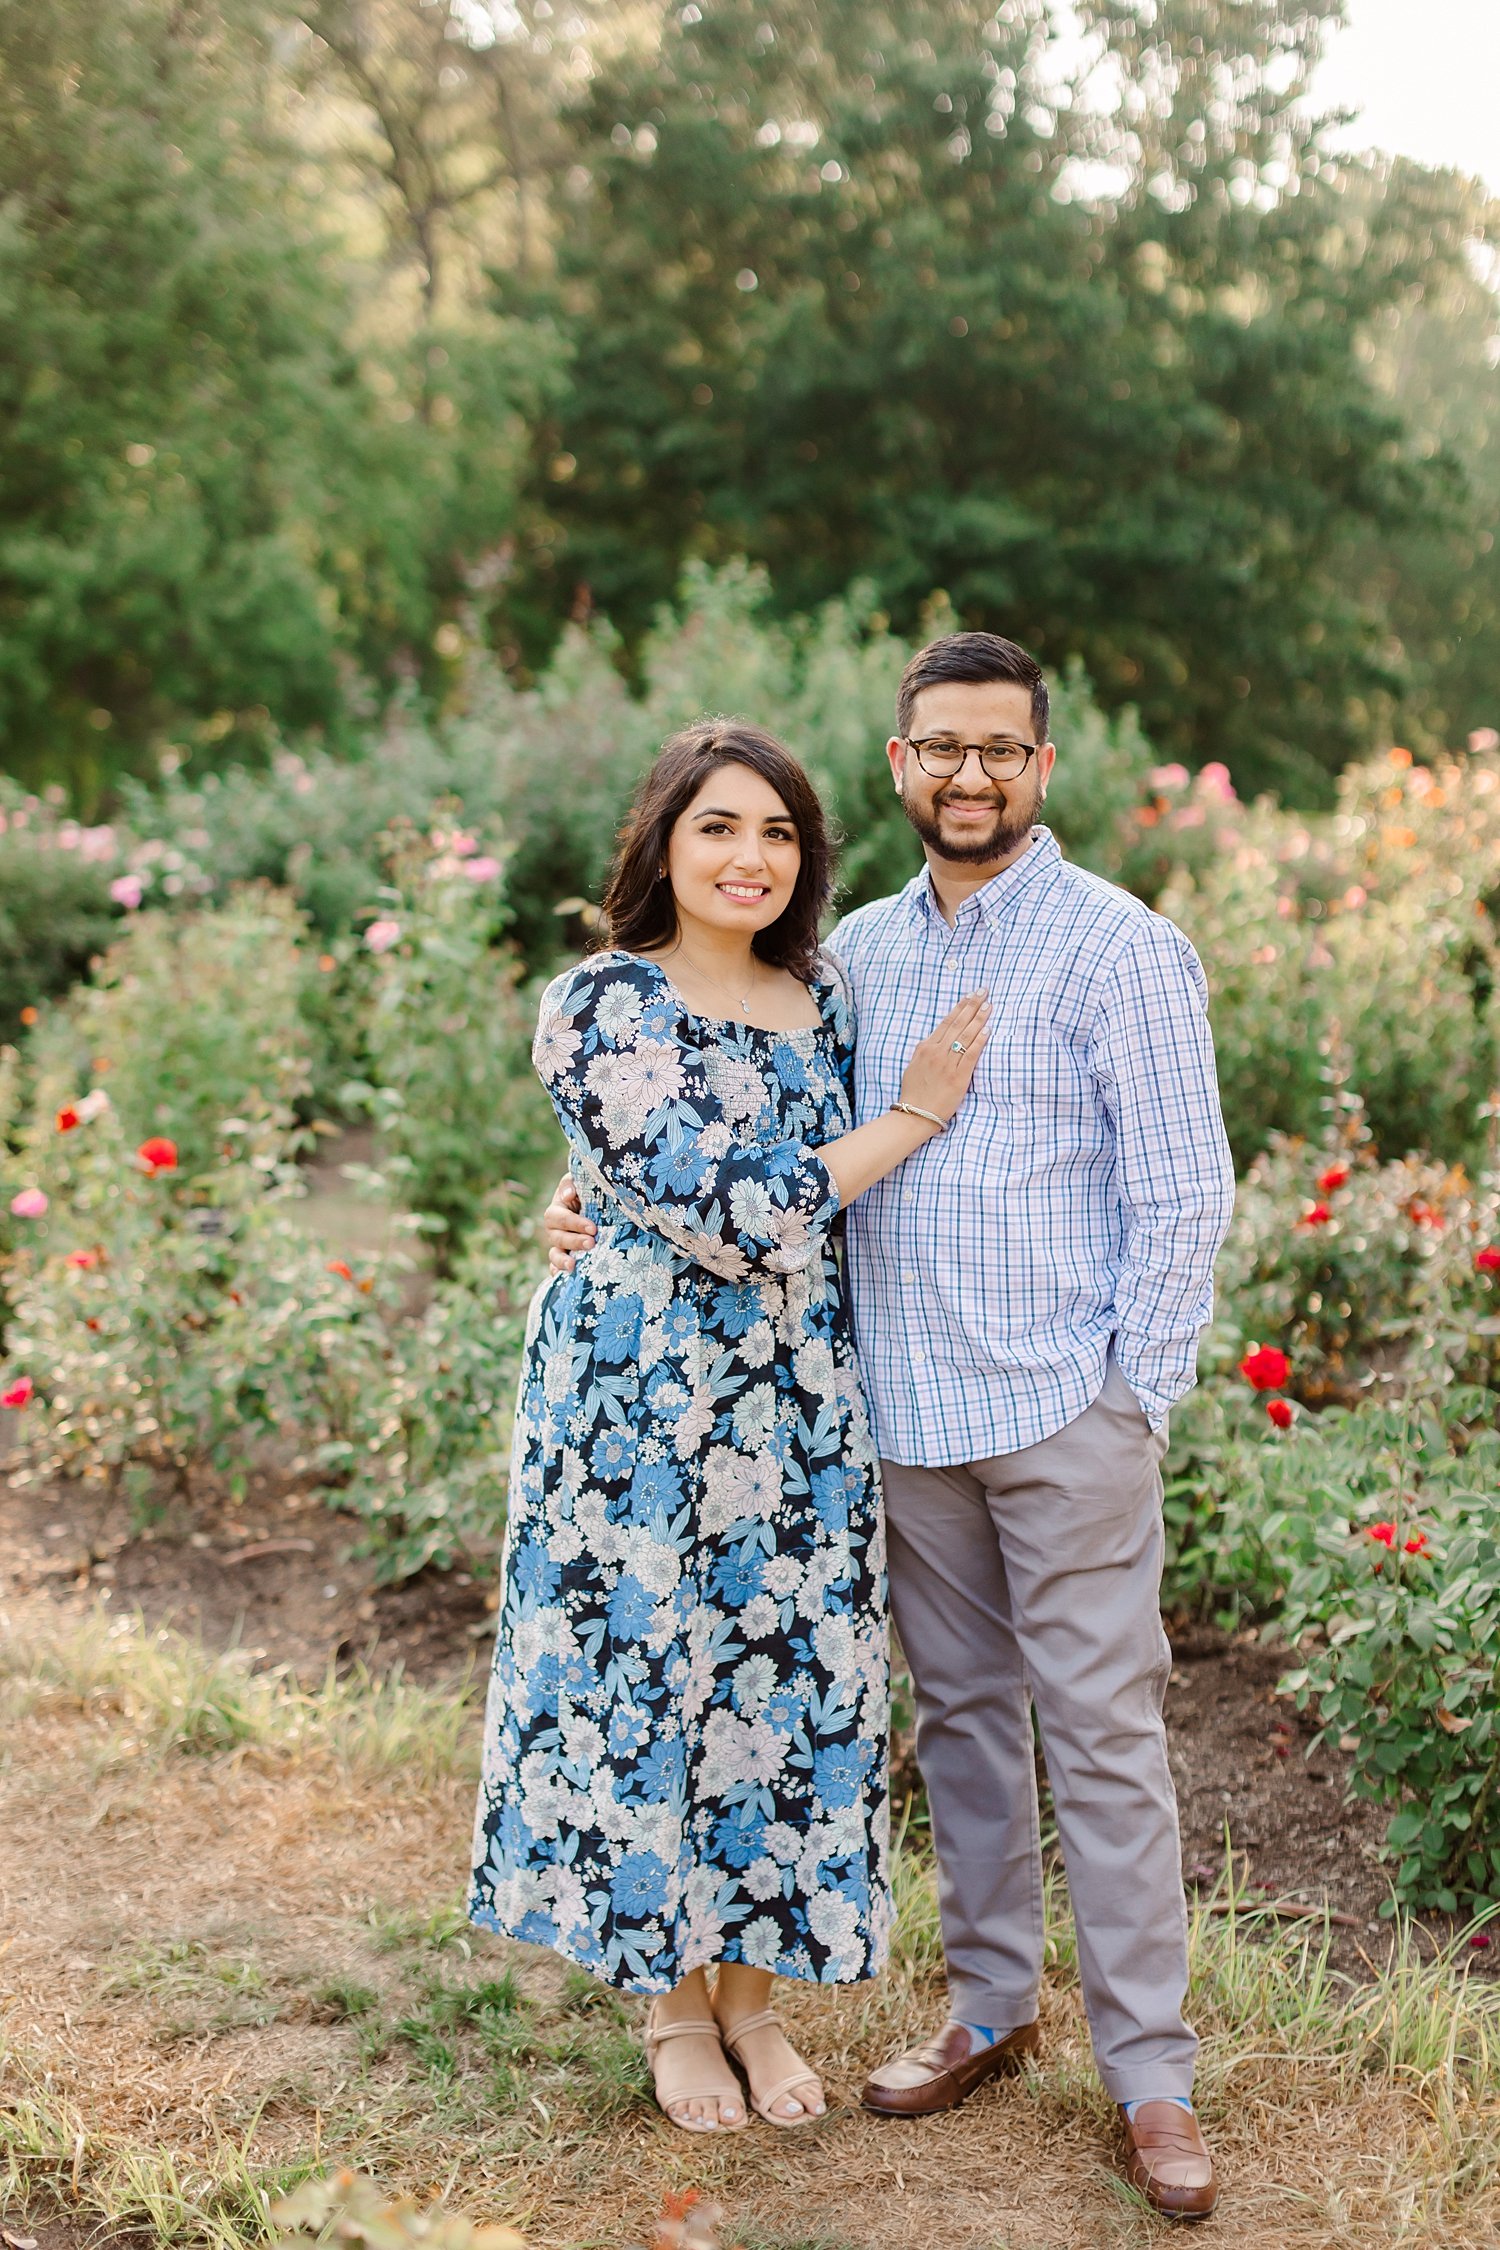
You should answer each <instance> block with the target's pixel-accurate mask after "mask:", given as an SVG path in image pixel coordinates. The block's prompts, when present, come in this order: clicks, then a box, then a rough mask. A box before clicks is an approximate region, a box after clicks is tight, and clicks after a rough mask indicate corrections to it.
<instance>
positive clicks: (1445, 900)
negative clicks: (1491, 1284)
mask: <svg viewBox="0 0 1500 2250" xmlns="http://www.w3.org/2000/svg"><path fill="white" fill-rule="evenodd" d="M1185 833H1186V834H1187V835H1188V836H1189V837H1190V838H1191V836H1192V835H1193V834H1194V833H1195V832H1194V831H1187V832H1185ZM1215 835H1216V839H1217V849H1216V851H1215V852H1214V853H1213V854H1212V856H1208V857H1203V858H1198V857H1195V851H1196V850H1197V849H1198V847H1196V846H1195V847H1193V849H1190V850H1188V851H1185V852H1184V854H1183V855H1182V857H1181V859H1180V861H1179V864H1178V865H1177V867H1176V869H1175V871H1174V872H1173V873H1172V874H1171V875H1170V876H1169V878H1168V880H1167V882H1166V884H1165V886H1164V888H1163V890H1162V893H1161V897H1160V900H1159V904H1160V906H1161V908H1162V911H1163V912H1165V913H1167V914H1170V915H1171V916H1172V917H1173V919H1174V920H1176V921H1178V922H1180V923H1181V924H1182V926H1183V928H1184V929H1185V930H1186V931H1187V933H1188V935H1189V936H1190V937H1191V938H1192V939H1193V942H1194V943H1195V945H1196V946H1197V948H1198V950H1199V952H1200V954H1201V955H1202V957H1203V961H1204V965H1205V968H1206V969H1207V971H1208V976H1209V984H1210V988H1211V991H1212V994H1213V1020H1214V1030H1215V1039H1216V1043H1217V1047H1218V1052H1219V1065H1220V1075H1221V1083H1222V1087H1223V1093H1224V1109H1225V1118H1226V1122H1227V1124H1228V1127H1229V1135H1230V1141H1231V1144H1232V1146H1233V1148H1234V1152H1235V1158H1236V1162H1237V1163H1238V1164H1239V1165H1240V1166H1242V1167H1243V1166H1244V1165H1246V1164H1248V1163H1249V1161H1250V1160H1251V1158H1252V1157H1253V1156H1254V1155H1255V1154H1256V1153H1257V1152H1258V1151H1259V1150H1260V1149H1262V1148H1263V1147H1265V1145H1266V1143H1267V1142H1268V1140H1269V1139H1270V1137H1271V1136H1272V1134H1273V1133H1276V1132H1282V1133H1290V1134H1299V1135H1302V1136H1304V1137H1307V1138H1312V1139H1318V1138H1321V1137H1322V1136H1323V1134H1324V1133H1325V1132H1326V1130H1327V1128H1328V1124H1329V1120H1330V1113H1331V1111H1332V1110H1333V1108H1334V1106H1335V1102H1334V1092H1333V1090H1332V1084H1331V1082H1332V1081H1333V1079H1334V1078H1335V1075H1336V1074H1337V1075H1342V1076H1344V1077H1346V1078H1347V1082H1348V1085H1349V1087H1350V1089H1351V1090H1352V1091H1353V1092H1354V1093H1355V1094H1356V1095H1357V1096H1358V1097H1359V1098H1360V1100H1361V1101H1362V1102H1363V1104H1364V1109H1365V1113H1366V1116H1367V1118H1368V1122H1369V1127H1370V1131H1371V1133H1372V1134H1373V1136H1374V1140H1375V1143H1376V1145H1377V1147H1378V1148H1379V1149H1380V1150H1381V1152H1382V1153H1383V1154H1385V1155H1388V1156H1402V1155H1406V1154H1409V1153H1411V1152H1413V1151H1425V1152H1427V1153H1430V1154H1432V1155H1435V1156H1439V1157H1442V1158H1444V1159H1446V1160H1447V1161H1449V1162H1473V1161H1474V1160H1475V1158H1476V1157H1477V1156H1478V1154H1479V1152H1480V1150H1481V1149H1482V1147H1483V1142H1484V1132H1485V1110H1486V1105H1487V1104H1488V1102H1489V1099H1490V1096H1491V1094H1492V1092H1493V1090H1494V1087H1495V1083H1496V1076H1497V1070H1500V1049H1497V1030H1496V1022H1495V1015H1494V994H1495V984H1496V965H1497V939H1496V931H1495V924H1494V918H1493V909H1494V908H1495V906H1496V905H1497V903H1500V760H1497V757H1496V754H1495V753H1494V752H1493V751H1492V750H1488V751H1487V750H1482V749H1481V750H1479V751H1476V752H1475V753H1474V754H1472V755H1471V756H1468V757H1465V758H1456V757H1455V758H1445V759H1442V760H1439V761H1438V763H1437V764H1436V766H1435V767H1434V768H1432V769H1431V770H1429V769H1428V768H1426V767H1421V766H1415V765H1413V763H1412V761H1411V759H1410V757H1409V755H1408V753H1407V752H1405V751H1404V750H1403V751H1393V752H1391V753H1390V754H1389V755H1388V756H1386V757H1383V758H1377V759H1372V760H1370V761H1369V762H1368V763H1367V764H1365V765H1362V766H1359V767H1355V768H1352V769H1351V770H1350V771H1349V772H1348V773H1346V774H1345V775H1344V776H1343V778H1342V780H1341V782H1340V785H1339V805H1338V810H1337V811H1336V812H1335V813H1333V814H1332V815H1330V816H1328V817H1327V818H1326V819H1324V820H1321V821H1318V820H1310V819H1308V818H1306V817H1304V816H1302V815H1300V814H1293V813H1283V812H1280V811H1278V810H1277V809H1276V808H1275V807H1274V806H1273V805H1272V804H1270V803H1269V802H1266V803H1262V804H1261V805H1259V806H1257V807H1255V808H1253V809H1252V810H1250V811H1248V812H1246V811H1244V810H1243V809H1242V808H1237V807H1233V806H1225V807H1224V808H1223V811H1222V813H1221V814H1220V816H1219V818H1218V819H1217V821H1216V823H1215Z"/></svg>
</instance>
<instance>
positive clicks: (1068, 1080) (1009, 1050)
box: [975, 1027, 1103, 1165]
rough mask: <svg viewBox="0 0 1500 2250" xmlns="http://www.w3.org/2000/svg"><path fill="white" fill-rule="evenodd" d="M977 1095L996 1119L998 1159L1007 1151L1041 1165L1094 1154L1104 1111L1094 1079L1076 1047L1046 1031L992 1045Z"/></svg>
mask: <svg viewBox="0 0 1500 2250" xmlns="http://www.w3.org/2000/svg"><path fill="white" fill-rule="evenodd" d="M975 1091H976V1093H977V1095H978V1097H979V1099H980V1101H982V1102H983V1103H984V1104H985V1106H986V1107H987V1108H988V1109H989V1110H990V1112H991V1113H992V1115H993V1117H994V1120H995V1132H994V1135H993V1141H994V1152H995V1157H996V1160H997V1161H998V1162H999V1163H1000V1164H1002V1165H1003V1164H1004V1161H1005V1156H1006V1152H1007V1150H1009V1151H1011V1152H1013V1153H1024V1154H1025V1155H1026V1156H1027V1157H1029V1158H1031V1159H1033V1160H1035V1161H1040V1162H1046V1161H1047V1160H1048V1159H1049V1158H1052V1157H1059V1156H1073V1155H1082V1154H1087V1153H1090V1152H1092V1151H1093V1150H1095V1149H1097V1148H1098V1147H1099V1146H1100V1144H1101V1140H1102V1134H1103V1112H1102V1109H1101V1107H1100V1103H1099V1096H1098V1090H1097V1088H1096V1086H1095V1084H1094V1080H1093V1077H1092V1074H1091V1073H1090V1071H1089V1070H1088V1067H1087V1065H1086V1064H1085V1063H1084V1061H1083V1060H1082V1058H1081V1056H1080V1055H1079V1054H1078V1052H1077V1051H1076V1049H1075V1048H1073V1047H1072V1046H1071V1045H1070V1044H1069V1042H1068V1041H1067V1040H1065V1039H1062V1038H1059V1037H1058V1035H1057V1033H1056V1032H1054V1031H1051V1030H1049V1029H1047V1028H1045V1027H1043V1028H1038V1029H1034V1030H1026V1031H1020V1030H1007V1031H1003V1032H999V1033H997V1034H996V1035H995V1036H994V1037H993V1038H992V1039H991V1041H990V1043H989V1045H988V1047H987V1048H986V1049H985V1051H984V1055H983V1057H982V1059H981V1061H980V1065H979V1071H978V1076H977V1081H976V1087H975Z"/></svg>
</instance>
